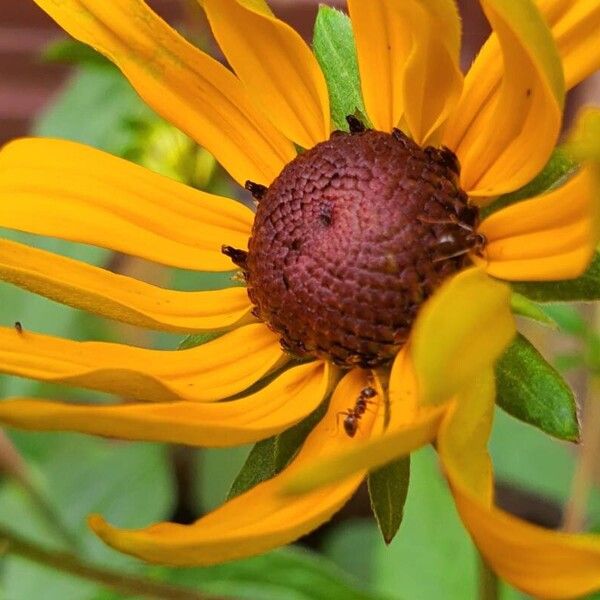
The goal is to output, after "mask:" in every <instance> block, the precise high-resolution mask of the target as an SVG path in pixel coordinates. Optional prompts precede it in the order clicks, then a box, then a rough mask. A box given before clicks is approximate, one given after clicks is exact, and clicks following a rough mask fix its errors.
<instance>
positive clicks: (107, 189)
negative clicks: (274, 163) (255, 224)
mask: <svg viewBox="0 0 600 600" xmlns="http://www.w3.org/2000/svg"><path fill="white" fill-rule="evenodd" d="M252 220H253V215H252V212H251V211H250V209H248V208H246V207H245V206H243V205H242V204H240V203H239V202H235V201H233V200H230V199H228V198H222V197H220V196H213V195H211V194H206V193H204V192H199V191H197V190H194V189H192V188H190V187H188V186H185V185H183V184H181V183H178V182H176V181H173V180H171V179H168V178H167V177H162V176H161V175H157V174H156V173H152V172H151V171H148V170H146V169H144V168H142V167H139V166H137V165H134V164H133V163H129V162H127V161H125V160H122V159H120V158H115V157H114V156H111V155H109V154H106V153H104V152H100V151H99V150H95V149H93V148H90V147H87V146H84V145H81V144H76V143H73V142H67V141H62V140H45V139H24V140H18V141H16V142H12V143H10V144H8V145H7V146H5V147H4V148H3V149H2V151H1V152H0V227H7V228H9V229H18V230H20V231H26V232H29V233H35V234H39V235H48V236H52V237H58V238H63V239H66V240H70V241H74V242H83V243H85V244H93V245H96V246H101V247H104V248H109V249H111V250H117V251H120V252H125V253H127V254H132V255H134V256H140V257H142V258H146V259H149V260H153V261H156V262H159V263H162V264H166V265H172V266H176V267H182V268H189V269H197V270H205V271H227V270H230V269H231V268H232V263H231V260H230V259H228V258H227V257H226V256H224V255H223V254H222V253H221V246H222V245H223V244H228V245H232V246H235V247H239V248H245V247H246V245H247V243H248V237H249V235H250V230H251V228H252Z"/></svg>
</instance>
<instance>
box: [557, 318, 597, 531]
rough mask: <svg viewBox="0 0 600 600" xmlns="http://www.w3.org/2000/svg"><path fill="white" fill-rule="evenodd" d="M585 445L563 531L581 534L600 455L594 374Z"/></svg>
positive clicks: (587, 406)
mask: <svg viewBox="0 0 600 600" xmlns="http://www.w3.org/2000/svg"><path fill="white" fill-rule="evenodd" d="M590 329H591V331H592V335H596V334H597V333H598V332H600V309H599V308H598V307H594V309H593V313H592V315H591V318H590ZM582 437H583V443H582V444H581V445H580V446H579V452H578V455H577V463H576V465H575V474H574V476H573V481H572V483H571V494H570V497H569V501H568V502H567V505H566V506H565V516H564V521H563V528H564V529H565V531H570V532H577V531H582V530H583V529H584V528H585V520H586V516H587V509H588V501H589V497H590V492H591V490H592V487H593V485H594V474H595V470H596V467H597V465H598V454H599V453H600V375H598V373H597V372H594V371H591V372H590V374H589V376H588V379H587V391H586V397H585V404H584V414H583V436H582Z"/></svg>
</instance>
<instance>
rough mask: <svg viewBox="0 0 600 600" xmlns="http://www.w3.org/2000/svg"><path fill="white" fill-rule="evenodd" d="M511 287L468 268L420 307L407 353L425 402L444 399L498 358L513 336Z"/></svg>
mask: <svg viewBox="0 0 600 600" xmlns="http://www.w3.org/2000/svg"><path fill="white" fill-rule="evenodd" d="M510 293H511V292H510V288H509V287H508V286H507V285H505V284H503V283H500V282H499V281H495V280H493V279H491V278H490V277H488V276H487V275H486V274H485V272H484V271H483V270H481V269H479V268H476V267H475V268H470V269H467V270H465V271H462V272H461V273H459V274H458V275H455V276H454V277H453V278H452V279H451V280H450V281H448V282H446V283H445V284H444V285H443V286H442V287H441V288H440V289H439V290H437V292H435V294H434V295H433V297H432V298H430V299H429V300H428V301H427V302H426V303H425V304H424V306H423V307H422V308H421V310H420V312H419V315H418V316H417V319H416V321H415V324H414V326H413V331H412V335H411V354H412V357H413V360H414V366H415V372H416V375H417V382H418V387H419V395H420V398H421V402H422V403H423V404H432V403H433V404H437V403H439V402H442V401H445V400H448V399H449V398H450V397H451V396H453V395H454V394H455V393H456V392H458V391H459V390H461V389H462V388H463V387H464V386H465V385H466V384H467V383H468V382H469V381H471V379H472V378H473V377H474V376H475V375H476V374H477V373H479V372H480V371H481V370H482V369H484V368H486V367H489V366H490V365H492V364H493V363H494V361H495V360H496V359H497V358H498V357H499V356H500V354H501V353H502V351H503V350H504V348H505V347H506V346H507V345H508V343H509V342H510V340H511V339H512V338H513V336H514V335H515V331H516V330H515V322H514V318H513V316H512V313H511V310H510Z"/></svg>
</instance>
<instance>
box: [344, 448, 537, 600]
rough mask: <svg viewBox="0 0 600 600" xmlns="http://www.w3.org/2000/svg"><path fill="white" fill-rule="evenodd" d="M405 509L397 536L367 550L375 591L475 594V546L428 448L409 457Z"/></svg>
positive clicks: (425, 599) (421, 595)
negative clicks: (369, 552)
mask: <svg viewBox="0 0 600 600" xmlns="http://www.w3.org/2000/svg"><path fill="white" fill-rule="evenodd" d="M539 437H542V436H539ZM404 512H405V517H404V521H403V523H402V531H401V532H400V535H397V536H396V537H395V538H394V541H393V542H392V543H391V544H390V545H389V546H386V545H385V544H384V543H383V542H380V543H379V544H378V545H377V546H376V547H375V548H372V547H370V548H369V550H370V551H371V555H370V556H369V559H370V560H373V561H374V572H375V576H374V581H375V584H376V586H377V589H378V590H381V591H382V592H385V593H388V594H390V595H391V596H392V597H397V595H398V594H401V596H402V597H404V598H406V599H407V600H408V599H409V600H465V599H469V600H470V599H472V598H477V578H476V562H475V553H474V549H473V544H472V542H471V540H470V538H469V535H468V533H467V531H466V529H465V527H464V525H463V524H462V523H461V521H460V518H459V517H458V514H457V511H456V507H455V504H454V499H453V498H452V494H451V493H450V489H449V487H448V485H447V483H446V481H444V478H443V476H442V475H441V473H440V467H439V462H438V457H437V456H436V454H435V452H434V450H433V448H431V447H426V448H422V449H421V450H419V451H417V452H413V454H412V455H411V477H410V490H409V492H408V500H407V501H406V506H405V511H404ZM378 541H379V540H378ZM371 543H372V541H371ZM356 551H357V552H360V551H361V548H357V549H356Z"/></svg>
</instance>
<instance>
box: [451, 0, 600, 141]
mask: <svg viewBox="0 0 600 600" xmlns="http://www.w3.org/2000/svg"><path fill="white" fill-rule="evenodd" d="M537 4H538V7H539V9H540V11H541V12H542V14H543V16H544V18H545V19H546V22H547V23H548V26H549V27H550V29H551V30H552V36H553V37H554V40H555V42H556V45H557V47H558V51H559V54H560V57H561V60H562V65H563V69H564V74H565V87H566V89H567V90H569V89H571V88H572V87H574V86H575V85H577V84H578V83H579V82H580V81H582V80H583V79H585V78H586V77H588V76H589V75H590V74H591V73H593V72H594V71H596V70H597V69H599V68H600V45H598V44H597V31H598V28H599V27H600V4H598V3H597V2H590V1H589V0H537ZM502 74H503V65H502V54H501V52H500V45H499V44H498V36H497V35H496V34H492V35H491V36H490V37H489V39H488V40H487V42H486V43H485V44H484V46H483V48H482V49H481V52H480V53H479V55H478V56H477V58H476V59H475V62H474V63H473V65H472V66H471V68H470V70H469V72H468V74H467V77H466V79H465V87H464V89H463V93H462V96H461V99H460V102H459V104H458V107H457V109H456V110H455V111H454V114H453V115H452V116H451V117H450V120H449V122H448V127H447V128H446V132H445V144H446V145H447V146H449V147H450V148H458V146H459V145H460V143H461V141H462V139H463V138H464V137H465V136H466V135H467V133H468V132H469V130H470V129H471V128H473V127H475V125H474V123H476V122H477V118H478V117H479V115H480V114H481V115H482V114H485V113H486V111H488V110H489V107H490V105H492V104H493V103H494V102H495V101H497V96H498V90H499V88H500V82H501V79H502Z"/></svg>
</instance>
